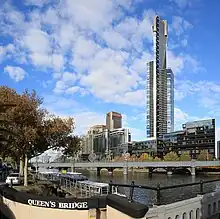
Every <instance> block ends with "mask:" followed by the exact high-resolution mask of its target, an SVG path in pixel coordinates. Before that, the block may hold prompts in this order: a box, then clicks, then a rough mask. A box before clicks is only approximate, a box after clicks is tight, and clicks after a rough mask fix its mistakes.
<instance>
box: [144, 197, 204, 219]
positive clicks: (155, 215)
mask: <svg viewBox="0 0 220 219" xmlns="http://www.w3.org/2000/svg"><path fill="white" fill-rule="evenodd" d="M202 197H203V196H202V195H198V196H197V197H195V198H191V199H187V200H184V201H179V202H175V203H172V204H168V205H160V206H154V207H153V208H150V209H149V211H148V212H147V214H146V216H145V218H149V219H162V218H163V219H180V218H184V219H200V218H201V209H202V205H201V200H202Z"/></svg>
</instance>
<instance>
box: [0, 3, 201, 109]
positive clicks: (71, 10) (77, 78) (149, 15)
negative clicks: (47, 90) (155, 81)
mask: <svg viewBox="0 0 220 219" xmlns="http://www.w3.org/2000/svg"><path fill="white" fill-rule="evenodd" d="M49 2H51V1H50V0H48V1H36V0H29V1H26V4H28V5H34V6H37V7H43V6H44V4H48V3H49ZM139 2H140V0H123V1H121V0H120V1H119V0H93V1H87V0H81V1H72V0H63V1H59V2H53V4H52V5H47V7H45V8H44V10H41V9H39V8H36V7H34V10H30V11H29V12H27V13H26V14H25V16H24V15H23V14H22V13H21V12H19V11H17V10H16V9H15V8H13V7H12V6H10V4H7V7H6V6H5V7H4V9H3V11H1V12H0V18H4V17H6V21H7V22H6V21H5V19H0V20H3V21H2V22H1V24H2V28H3V29H4V34H8V35H10V37H12V38H14V39H15V43H16V54H21V55H20V57H16V58H15V59H14V60H16V62H20V63H25V64H28V62H29V63H30V62H31V64H32V65H33V66H34V67H37V68H42V69H43V70H44V71H47V70H48V72H51V79H52V80H55V83H54V84H55V87H54V92H56V93H65V94H70V93H71V94H73V93H75V92H77V93H79V94H81V95H85V94H88V93H89V94H92V95H93V96H95V97H98V98H99V99H101V100H104V101H106V102H113V103H123V104H129V105H140V104H141V105H142V104H144V97H145V94H144V90H143V85H144V82H145V79H146V78H145V75H146V74H145V73H146V63H147V62H148V61H149V60H151V59H152V58H153V57H152V54H151V53H150V52H149V51H151V49H150V50H149V49H148V48H146V47H148V46H149V43H150V44H151V43H152V28H151V26H152V22H153V16H154V15H155V14H156V13H155V11H154V10H152V9H148V10H144V11H143V13H142V14H140V16H139V17H135V16H133V15H132V14H131V13H130V16H126V15H125V11H129V12H133V11H132V10H134V8H135V6H138V5H136V4H138V3H139ZM6 15H7V16H6ZM88 18H89V19H88ZM174 21H175V22H174V24H175V25H174V28H177V26H176V24H181V26H183V28H184V29H188V28H190V27H191V26H190V24H189V23H187V21H185V20H183V19H182V20H181V18H180V17H179V18H178V17H176V18H174ZM183 44H186V42H185V41H184V42H183ZM3 53H4V52H2V51H1V49H0V57H4V56H1V54H3ZM15 56H17V55H14V57H15ZM12 57H13V56H12ZM20 63H19V64H20ZM168 63H169V66H170V67H171V68H172V69H173V71H174V73H175V74H176V73H180V72H181V71H182V70H183V69H184V68H185V67H186V66H187V65H188V66H190V67H192V69H193V71H199V70H200V64H199V62H198V61H197V60H196V59H195V58H193V57H192V56H190V55H188V54H176V53H173V52H172V51H168ZM53 71H54V72H53ZM65 71H70V72H71V71H74V76H73V75H72V76H71V77H74V78H71V79H68V77H69V76H67V75H65V74H64V73H63V72H65ZM49 80H50V79H49Z"/></svg>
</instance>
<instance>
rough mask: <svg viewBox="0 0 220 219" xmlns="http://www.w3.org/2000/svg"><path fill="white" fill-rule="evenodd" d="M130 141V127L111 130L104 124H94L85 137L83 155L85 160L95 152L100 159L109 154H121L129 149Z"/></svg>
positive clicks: (113, 155)
mask: <svg viewBox="0 0 220 219" xmlns="http://www.w3.org/2000/svg"><path fill="white" fill-rule="evenodd" d="M130 142H131V133H130V132H129V129H126V128H121V129H114V130H109V129H107V128H106V126H104V125H97V126H93V127H91V128H90V129H89V131H88V133H87V135H86V136H85V137H84V138H83V143H82V153H81V154H82V155H81V156H82V157H83V159H85V160H86V159H88V156H89V154H91V153H95V154H96V156H97V159H99V160H101V159H105V158H106V157H107V156H111V157H115V156H121V154H122V153H123V152H127V151H128V147H129V144H130Z"/></svg>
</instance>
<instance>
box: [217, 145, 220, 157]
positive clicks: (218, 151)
mask: <svg viewBox="0 0 220 219" xmlns="http://www.w3.org/2000/svg"><path fill="white" fill-rule="evenodd" d="M216 158H218V159H219V158H220V141H217V155H216Z"/></svg>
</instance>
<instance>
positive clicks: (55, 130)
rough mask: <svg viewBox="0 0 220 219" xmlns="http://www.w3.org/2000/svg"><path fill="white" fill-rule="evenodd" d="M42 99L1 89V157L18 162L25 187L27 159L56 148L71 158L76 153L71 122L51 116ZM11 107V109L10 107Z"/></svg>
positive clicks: (71, 120)
mask: <svg viewBox="0 0 220 219" xmlns="http://www.w3.org/2000/svg"><path fill="white" fill-rule="evenodd" d="M42 103H43V99H42V98H40V97H39V96H38V95H37V93H36V92H35V91H31V92H29V91H28V90H26V91H24V92H23V93H22V94H18V93H17V92H16V91H15V90H14V89H11V88H8V87H5V86H0V118H1V119H0V121H1V127H0V128H1V129H0V131H1V135H0V136H1V139H5V140H7V143H6V141H1V142H4V143H1V144H0V155H1V157H3V158H4V157H11V158H12V159H13V160H14V161H15V163H18V162H19V161H20V174H21V175H23V174H24V184H25V185H27V163H28V159H30V158H32V157H35V156H37V155H40V154H41V153H43V152H44V151H46V150H48V149H50V148H55V149H59V148H62V150H64V151H65V154H70V155H72V154H73V153H75V152H76V151H77V150H79V145H80V144H79V142H80V138H77V137H76V136H73V135H72V133H73V130H74V128H75V126H74V125H75V124H74V119H73V118H67V119H63V118H60V117H56V116H54V115H50V114H49V113H48V112H47V110H46V109H44V108H43V107H42ZM10 105H12V106H10Z"/></svg>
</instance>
